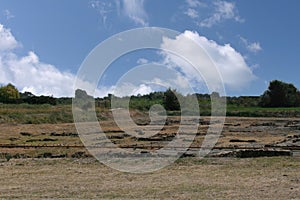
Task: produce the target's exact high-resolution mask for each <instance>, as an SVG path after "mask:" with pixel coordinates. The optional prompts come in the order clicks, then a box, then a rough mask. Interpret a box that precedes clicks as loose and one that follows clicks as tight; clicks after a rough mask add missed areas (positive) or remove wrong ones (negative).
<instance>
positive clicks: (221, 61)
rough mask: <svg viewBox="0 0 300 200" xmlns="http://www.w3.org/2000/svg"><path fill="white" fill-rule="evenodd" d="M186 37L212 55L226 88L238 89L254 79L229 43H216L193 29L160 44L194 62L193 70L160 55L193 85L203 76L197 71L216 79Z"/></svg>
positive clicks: (210, 79) (171, 57) (167, 55)
mask: <svg viewBox="0 0 300 200" xmlns="http://www.w3.org/2000/svg"><path fill="white" fill-rule="evenodd" d="M188 39H192V40H193V41H195V42H196V43H197V44H198V45H200V46H201V47H202V48H203V49H204V50H205V51H206V52H207V53H208V55H209V56H210V57H211V58H212V60H213V61H214V63H215V65H216V68H217V70H218V71H219V72H220V75H221V77H222V79H223V83H224V85H225V87H226V88H227V89H230V90H241V89H243V87H244V86H246V85H247V84H249V83H250V82H251V81H252V80H254V79H255V75H254V74H253V73H252V71H251V69H250V67H249V66H248V65H247V64H246V62H245V60H244V58H243V56H242V55H241V54H240V53H239V52H237V51H236V50H235V49H233V48H232V47H231V46H230V45H229V44H226V45H219V44H217V43H216V42H215V41H212V40H208V39H207V38H206V37H203V36H200V35H199V34H198V33H197V32H191V31H185V32H184V33H183V34H180V35H179V36H177V37H176V39H165V40H164V42H163V44H162V46H161V47H162V48H163V49H171V50H173V51H174V52H177V53H179V55H182V56H184V57H186V58H188V59H189V60H190V61H192V63H196V64H197V66H196V67H197V69H195V68H194V67H192V66H191V65H190V64H189V63H187V62H186V61H184V60H183V59H180V58H179V57H178V56H176V55H174V54H170V53H168V52H165V53H164V54H163V55H164V57H165V61H164V62H165V64H168V65H169V66H171V67H172V68H176V69H178V70H179V71H181V72H182V73H183V74H184V75H185V76H186V77H187V78H188V80H189V82H191V83H193V82H194V85H197V84H198V83H200V82H203V77H199V75H198V73H197V70H199V71H200V72H201V73H202V75H203V76H205V77H204V78H205V79H206V81H208V82H210V83H213V82H214V81H215V80H216V74H215V73H214V72H213V71H214V70H213V69H212V68H210V67H209V64H207V63H208V61H207V59H206V58H205V57H203V56H202V55H201V52H198V50H197V48H199V46H198V47H196V46H195V45H194V44H191V43H190V42H188ZM216 84H219V83H216Z"/></svg>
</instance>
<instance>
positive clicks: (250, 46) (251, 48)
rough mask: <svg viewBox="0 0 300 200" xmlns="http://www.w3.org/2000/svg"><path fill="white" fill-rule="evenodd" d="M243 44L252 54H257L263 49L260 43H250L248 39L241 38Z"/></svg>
mask: <svg viewBox="0 0 300 200" xmlns="http://www.w3.org/2000/svg"><path fill="white" fill-rule="evenodd" d="M240 39H241V41H242V43H243V44H244V45H245V46H246V48H247V49H248V51H250V52H252V53H257V52H259V51H261V50H262V47H261V45H260V43H259V42H253V43H251V42H249V41H248V40H247V39H246V38H243V37H240Z"/></svg>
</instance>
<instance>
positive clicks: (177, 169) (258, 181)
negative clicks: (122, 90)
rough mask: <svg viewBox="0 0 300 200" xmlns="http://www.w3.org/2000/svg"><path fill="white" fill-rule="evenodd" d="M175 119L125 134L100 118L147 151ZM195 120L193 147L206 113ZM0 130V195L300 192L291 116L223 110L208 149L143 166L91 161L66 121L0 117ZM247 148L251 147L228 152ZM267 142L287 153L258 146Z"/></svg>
mask: <svg viewBox="0 0 300 200" xmlns="http://www.w3.org/2000/svg"><path fill="white" fill-rule="evenodd" d="M136 120H139V121H138V123H140V124H143V125H145V124H147V119H143V118H140V117H139V118H136ZM178 120H179V118H178V117H171V118H170V119H168V121H167V123H166V124H165V126H164V128H163V129H162V130H161V131H160V132H159V134H157V135H154V136H152V137H150V138H148V139H139V138H136V137H134V136H132V135H128V134H126V133H125V132H124V131H122V130H121V129H120V128H119V127H118V126H116V124H115V123H114V122H113V121H111V120H108V119H107V120H103V121H101V122H100V123H101V125H102V127H103V130H104V132H105V134H106V136H107V137H108V138H109V139H111V140H112V141H113V142H114V143H115V144H117V145H119V146H120V147H130V148H131V147H134V148H137V149H139V148H140V149H143V151H148V152H149V153H151V152H152V151H154V150H155V149H156V148H157V147H159V146H160V145H164V144H166V143H168V142H169V141H170V140H172V139H173V137H174V135H175V133H176V132H177V130H178ZM196 123H199V124H200V126H199V127H198V131H197V134H196V138H195V139H194V141H193V143H192V147H193V148H195V149H197V148H198V147H200V146H201V143H202V141H203V139H204V137H205V134H206V131H207V129H208V125H209V117H202V118H201V119H200V121H199V122H198V121H197V122H196ZM217 123H218V122H216V124H217ZM153 128H154V129H155V125H154V127H153ZM0 133H1V134H0V145H1V146H0V181H1V183H2V184H1V185H0V199H11V198H19V199H41V198H42V199H154V198H155V199H300V170H299V169H300V157H299V146H300V119H299V118H241V117H227V118H226V121H225V124H224V129H223V131H222V134H221V137H220V138H219V141H218V143H217V145H216V149H215V150H214V151H213V153H212V154H210V155H209V157H207V158H204V159H199V158H197V157H184V158H180V159H179V160H178V161H177V162H175V163H174V164H171V165H170V166H168V167H166V168H164V169H162V170H159V171H156V172H153V173H147V174H130V173H122V172H119V171H116V170H113V169H111V168H109V167H107V166H105V165H103V164H101V163H99V162H98V161H96V160H95V159H94V158H93V157H91V155H89V153H88V151H87V150H86V149H85V148H84V147H83V145H82V142H81V140H80V138H79V137H78V134H77V132H76V129H75V126H74V124H72V123H57V124H45V123H44V124H43V123H42V124H18V123H2V124H0ZM247 149H248V150H250V151H252V150H253V151H254V153H253V152H252V153H250V154H235V153H232V152H236V151H244V150H247ZM256 150H259V151H260V152H259V153H257V152H256ZM269 150H271V152H273V150H274V151H276V152H277V151H278V152H281V153H282V152H283V153H286V152H288V153H287V154H285V155H287V156H278V155H281V154H273V153H272V154H262V153H261V151H263V152H264V151H267V152H268V151H269ZM292 154H293V156H292ZM241 155H242V156H241ZM274 155H277V156H276V157H274ZM186 156H193V154H189V155H186ZM266 156H268V157H266ZM269 156H272V157H269ZM241 157H243V158H241ZM245 157H246V158H245Z"/></svg>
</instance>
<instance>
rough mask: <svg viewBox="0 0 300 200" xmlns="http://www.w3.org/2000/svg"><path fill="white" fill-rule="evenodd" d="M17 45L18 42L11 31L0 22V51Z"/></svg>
mask: <svg viewBox="0 0 300 200" xmlns="http://www.w3.org/2000/svg"><path fill="white" fill-rule="evenodd" d="M17 46H18V42H17V41H16V39H15V37H14V36H13V35H12V33H11V31H10V30H9V29H7V28H5V27H4V26H3V25H2V24H0V51H6V50H12V49H14V48H16V47H17Z"/></svg>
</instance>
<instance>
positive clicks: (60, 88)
mask: <svg viewBox="0 0 300 200" xmlns="http://www.w3.org/2000/svg"><path fill="white" fill-rule="evenodd" d="M17 46H19V43H18V42H17V40H16V39H15V37H14V36H13V34H12V33H11V31H10V30H9V29H7V28H5V27H4V26H3V25H2V24H0V51H2V53H1V54H0V72H1V73H0V84H7V83H12V84H14V85H16V86H17V87H18V88H19V89H20V90H21V91H22V92H24V91H29V92H32V93H33V94H36V95H54V96H57V97H61V96H73V95H74V94H73V81H74V80H75V76H74V75H73V74H71V73H68V72H61V71H60V70H59V69H57V68H56V67H55V66H53V65H51V64H47V63H43V62H41V61H40V60H39V57H38V56H37V55H36V54H35V53H34V52H32V51H30V52H28V55H26V56H18V55H17V54H15V53H14V52H13V50H14V49H15V48H16V47H17Z"/></svg>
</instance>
